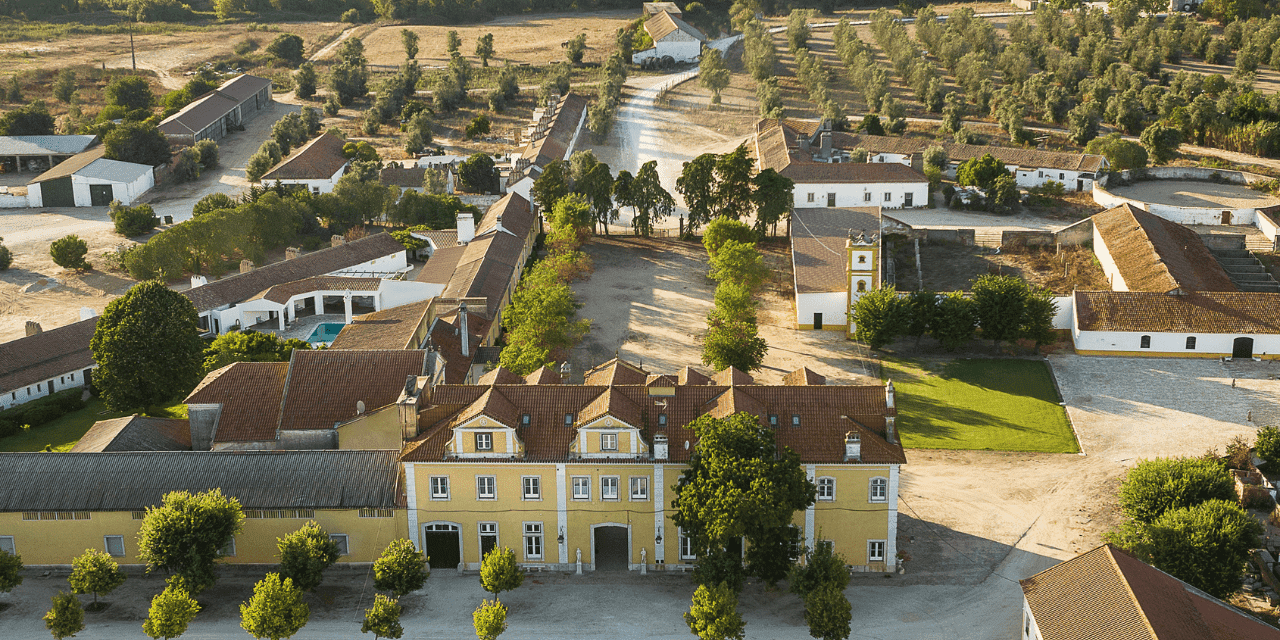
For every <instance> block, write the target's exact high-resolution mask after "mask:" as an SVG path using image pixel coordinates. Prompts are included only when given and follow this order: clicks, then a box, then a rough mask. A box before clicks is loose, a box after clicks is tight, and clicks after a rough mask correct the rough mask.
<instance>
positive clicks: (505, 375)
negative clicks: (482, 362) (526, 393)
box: [476, 367, 525, 385]
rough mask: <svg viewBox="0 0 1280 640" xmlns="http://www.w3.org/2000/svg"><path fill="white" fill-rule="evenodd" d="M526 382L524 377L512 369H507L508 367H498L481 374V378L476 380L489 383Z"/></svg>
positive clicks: (477, 382) (479, 382) (480, 382)
mask: <svg viewBox="0 0 1280 640" xmlns="http://www.w3.org/2000/svg"><path fill="white" fill-rule="evenodd" d="M524 383H525V380H524V378H522V377H520V376H518V375H516V374H514V373H511V370H510V369H507V368H506V367H498V368H496V369H494V370H492V371H490V372H488V373H486V374H484V375H482V376H480V379H479V380H476V384H487V385H495V384H524Z"/></svg>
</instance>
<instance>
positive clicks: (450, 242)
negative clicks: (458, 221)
mask: <svg viewBox="0 0 1280 640" xmlns="http://www.w3.org/2000/svg"><path fill="white" fill-rule="evenodd" d="M413 235H416V236H425V237H426V238H428V239H430V240H431V244H433V245H435V250H436V251H440V250H442V249H448V248H450V247H456V246H458V230H457V229H434V230H431V231H414V232H413Z"/></svg>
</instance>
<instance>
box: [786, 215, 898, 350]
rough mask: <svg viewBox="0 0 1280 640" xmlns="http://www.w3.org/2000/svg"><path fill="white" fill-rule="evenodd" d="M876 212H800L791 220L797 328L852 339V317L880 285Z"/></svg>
mask: <svg viewBox="0 0 1280 640" xmlns="http://www.w3.org/2000/svg"><path fill="white" fill-rule="evenodd" d="M881 221H882V218H881V215H880V209H879V208H878V207H857V208H845V209H796V210H795V211H794V212H793V213H792V214H791V266H792V272H793V273H794V274H795V291H796V326H797V327H799V328H800V329H815V330H822V329H825V330H829V331H830V330H838V331H845V332H847V333H849V334H852V333H853V327H852V326H851V325H850V323H849V311H850V309H852V307H853V304H854V302H856V301H857V299H858V298H859V297H860V296H861V295H862V294H863V293H865V292H867V291H871V290H873V289H877V288H879V287H880V282H881V257H880V256H881V242H880V227H881Z"/></svg>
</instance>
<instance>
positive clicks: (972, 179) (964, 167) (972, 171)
mask: <svg viewBox="0 0 1280 640" xmlns="http://www.w3.org/2000/svg"><path fill="white" fill-rule="evenodd" d="M1007 175H1009V172H1008V171H1007V170H1006V169H1005V168H1004V163H1003V162H1000V161H999V160H996V159H995V158H994V157H993V156H992V155H991V154H989V153H985V154H983V155H982V156H980V157H977V158H970V159H969V160H966V161H964V162H963V163H961V165H960V166H959V167H958V168H957V169H956V182H957V183H959V184H962V185H975V186H978V187H982V188H983V189H990V188H991V185H992V184H993V183H994V182H995V180H996V178H998V177H1000V176H1007Z"/></svg>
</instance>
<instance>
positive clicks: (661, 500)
mask: <svg viewBox="0 0 1280 640" xmlns="http://www.w3.org/2000/svg"><path fill="white" fill-rule="evenodd" d="M665 489H666V483H665V482H664V481H663V479H662V463H661V462H659V463H658V464H655V465H653V530H654V532H655V533H656V535H655V536H654V540H653V561H654V563H657V562H658V561H659V560H661V561H662V562H664V563H665V562H666V559H667V554H666V542H667V533H666V532H665V531H663V529H665V528H666V521H667V518H666V506H667V502H666V497H665Z"/></svg>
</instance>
